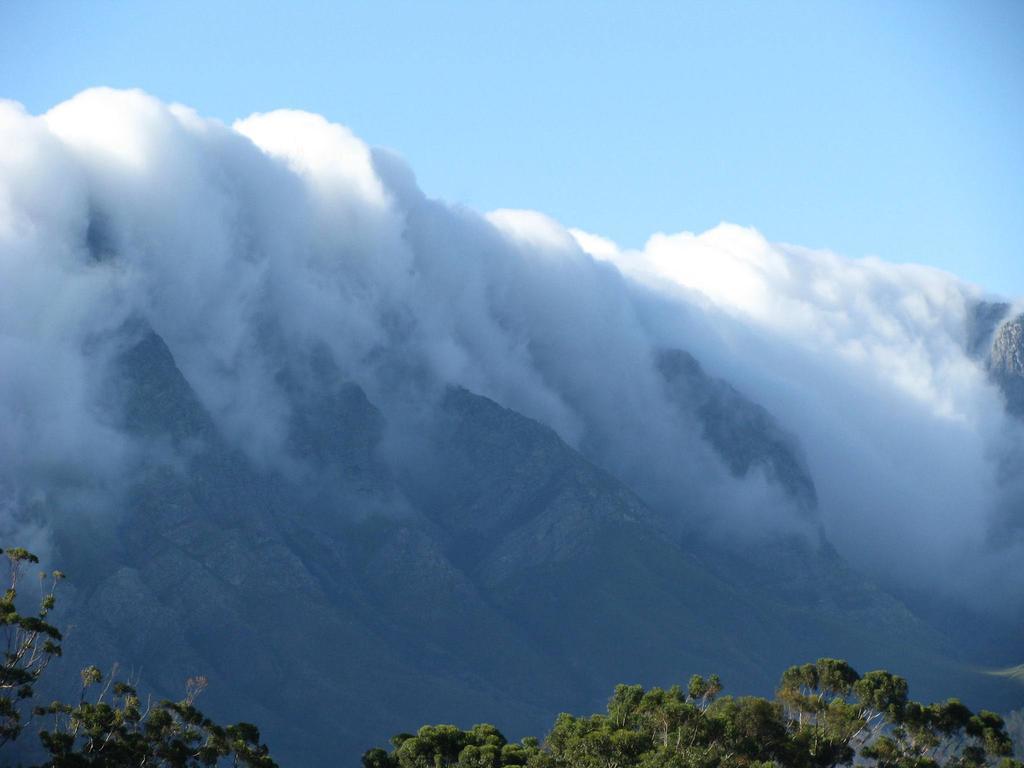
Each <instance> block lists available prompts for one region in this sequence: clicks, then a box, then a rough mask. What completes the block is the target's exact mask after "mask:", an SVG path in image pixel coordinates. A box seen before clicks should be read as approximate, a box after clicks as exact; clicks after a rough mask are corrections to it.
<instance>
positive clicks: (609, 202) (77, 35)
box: [0, 0, 1024, 295]
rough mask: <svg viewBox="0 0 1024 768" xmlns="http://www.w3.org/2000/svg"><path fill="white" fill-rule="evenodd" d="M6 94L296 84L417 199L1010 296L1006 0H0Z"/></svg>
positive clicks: (1019, 99) (1010, 7)
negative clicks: (723, 243) (915, 274)
mask: <svg viewBox="0 0 1024 768" xmlns="http://www.w3.org/2000/svg"><path fill="white" fill-rule="evenodd" d="M0 40H2V44H0V97H6V98H12V99H15V100H18V101H21V102H23V103H24V104H25V105H26V106H27V107H28V108H29V109H30V110H31V111H33V112H39V111H43V110H45V109H47V108H48V107H50V106H52V105H53V104H55V103H57V102H59V101H61V100H63V99H65V98H67V97H69V96H71V95H72V94H74V93H76V92H77V91H79V90H81V89H83V88H86V87H88V86H91V85H112V86H118V87H141V88H143V89H145V90H147V91H149V92H151V93H153V94H155V95H156V96H159V97H160V98H162V99H165V100H173V101H180V102H183V103H186V104H188V105H190V106H193V107H195V108H196V109H198V110H199V111H200V112H201V113H202V114H205V115H211V116H215V117H219V118H222V119H224V120H226V121H230V120H233V119H234V118H236V117H241V116H245V115H248V114H250V113H251V112H254V111H262V110H269V109H273V108H277V107H295V108H302V109H308V110H311V111H315V112H319V113H321V114H323V115H325V116H327V117H328V118H330V119H331V120H335V121H338V122H342V123H345V124H346V125H348V126H350V127H351V128H353V129H354V130H355V131H356V133H357V134H359V135H360V136H361V137H362V138H363V139H365V140H366V141H368V142H369V143H371V144H378V145H384V146H388V147H391V148H393V149H396V150H398V151H399V152H400V153H401V154H403V155H404V156H405V157H406V158H407V159H408V160H409V162H410V163H411V165H412V166H413V168H414V169H415V171H416V173H417V175H418V178H419V181H420V184H421V186H422V187H423V188H424V190H425V191H426V192H427V193H428V194H431V195H432V196H436V197H442V198H445V199H447V200H450V201H457V202H462V203H465V204H468V205H470V206H472V207H474V208H478V209H481V210H489V209H493V208H497V207H527V208H535V209H538V210H542V211H545V212H546V213H549V214H551V215H553V216H554V217H556V218H557V219H559V220H560V221H562V222H563V223H565V224H566V225H568V226H575V227H580V228H583V229H586V230H589V231H592V232H596V233H599V234H603V235H606V236H608V237H611V238H613V239H615V240H617V241H618V242H619V243H620V244H622V245H625V246H639V245H641V244H642V243H643V241H644V240H645V239H646V237H647V236H648V235H649V234H651V233H653V232H655V231H659V230H660V231H678V230H684V229H685V230H695V231H700V230H703V229H706V228H708V227H710V226H713V225H715V224H717V223H718V222H719V221H721V220H727V221H732V222H735V223H739V224H745V225H751V226H754V227H757V228H758V229H760V230H761V231H762V232H764V233H765V235H766V236H768V237H769V238H771V239H773V240H780V241H786V242H794V243H799V244H802V245H808V246H815V247H828V248H831V249H833V250H836V251H838V252H841V253H844V254H847V255H850V256H861V255H865V254H875V255H878V256H881V257H883V258H886V259H888V260H892V261H918V262H923V263H927V264H934V265H936V266H939V267H942V268H945V269H949V270H951V271H954V272H956V273H958V274H960V275H962V276H963V277H965V278H967V279H969V280H972V281H974V282H977V283H979V284H981V285H983V286H984V287H986V288H987V289H989V290H991V291H993V292H996V293H1001V294H1004V295H1024V2H1022V1H1020V0H1018V1H1016V2H962V3H948V2H939V1H938V0H933V1H930V2H911V1H905V2H886V3H874V2H867V1H862V2H844V3H833V2H818V3H811V2H797V3H789V2H782V3H768V2H763V3H760V2H759V3H754V2H714V3H712V2H706V3H684V2H667V3H653V2H652V3H636V2H622V3H611V2H608V3H597V2H593V3H586V2H531V1H529V0H520V2H509V3H503V2H486V3H469V2H464V3H455V2H448V3H430V2H375V3H369V2H366V3H342V2H312V1H310V2H291V3H287V4H286V3H277V4H272V3H258V2H247V3H241V2H237V3H236V2H214V1H213V0H204V1H203V2H191V1H189V0H180V1H178V2H173V3H157V2H139V3H127V2H123V3H113V2H101V1H97V2H89V3H85V2H70V1H68V2H48V1H42V2H41V1H40V0H32V1H31V2H29V1H27V0H25V1H22V0H4V1H3V2H0Z"/></svg>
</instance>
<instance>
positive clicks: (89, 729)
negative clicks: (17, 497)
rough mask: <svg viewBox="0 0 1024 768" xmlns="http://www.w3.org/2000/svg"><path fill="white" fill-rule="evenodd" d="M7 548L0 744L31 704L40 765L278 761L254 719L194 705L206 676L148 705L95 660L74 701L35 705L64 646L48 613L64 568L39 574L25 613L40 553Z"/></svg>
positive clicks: (205, 767)
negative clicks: (177, 696) (40, 684)
mask: <svg viewBox="0 0 1024 768" xmlns="http://www.w3.org/2000/svg"><path fill="white" fill-rule="evenodd" d="M3 554H4V555H6V557H7V559H8V561H9V563H10V579H9V587H8V588H7V590H6V591H5V592H4V595H3V598H2V600H0V626H2V627H3V632H4V635H5V640H6V646H5V651H4V657H3V664H2V665H0V748H2V747H3V746H5V745H6V744H7V743H8V742H10V741H12V740H14V739H15V738H17V737H18V736H19V735H21V734H22V732H23V730H24V729H25V727H26V724H25V719H24V714H25V711H26V709H28V708H29V707H30V706H31V713H32V715H34V716H35V717H38V718H40V719H41V722H42V726H41V730H40V733H39V739H40V746H41V748H42V751H43V753H44V754H45V755H46V760H45V762H44V763H43V764H42V765H40V766H39V768H87V767H90V768H92V767H95V768H128V767H129V766H162V767H164V768H211V767H213V766H219V765H226V764H231V765H234V766H246V767H247V768H276V765H277V764H276V763H275V762H274V761H273V759H272V758H271V757H270V751H269V749H268V748H267V746H266V745H265V744H261V743H260V733H259V730H258V729H257V728H256V726H254V725H251V724H249V723H236V724H234V725H228V726H221V725H218V724H217V723H215V722H213V721H212V720H211V719H210V718H208V717H206V716H205V715H204V714H203V713H202V712H200V711H199V710H198V709H197V708H196V706H195V699H196V697H197V696H198V695H199V693H201V692H202V690H203V689H204V688H205V687H206V680H205V678H201V677H196V678H192V679H190V680H188V681H187V683H186V692H185V698H184V699H182V700H181V701H166V700H165V701H159V702H155V703H153V702H147V703H146V704H145V705H143V703H142V701H141V700H140V697H139V694H138V692H137V691H136V689H135V687H134V686H133V685H130V684H129V683H127V682H125V681H122V680H117V679H116V678H114V677H113V676H111V677H110V678H108V679H104V675H103V674H102V673H101V672H100V670H99V669H98V668H97V667H94V666H90V667H86V668H85V669H84V670H82V675H81V679H82V688H81V694H80V696H79V701H78V703H77V704H73V705H72V704H65V703H62V702H59V701H55V702H52V703H50V704H46V705H39V704H35V703H34V702H33V697H34V694H35V684H36V682H37V681H38V680H39V678H40V676H41V675H42V674H43V672H44V670H45V669H46V666H47V664H48V663H49V661H50V660H51V659H52V658H54V657H55V656H59V655H60V653H61V634H60V631H59V630H57V628H56V627H54V626H53V625H51V624H50V623H48V622H47V618H48V616H49V613H50V611H51V610H52V609H53V607H54V604H55V596H54V590H55V588H56V585H57V583H58V582H59V581H60V580H61V579H62V578H63V574H61V573H60V572H59V571H54V572H53V573H52V574H49V575H46V574H43V575H42V583H43V584H44V586H45V588H44V589H43V595H42V598H41V602H40V607H39V610H38V611H37V612H36V613H35V614H34V615H23V614H22V613H20V612H19V610H18V606H17V604H18V582H19V579H20V577H21V576H22V571H23V570H24V566H25V565H27V564H36V563H38V562H39V560H38V558H37V557H36V556H35V555H33V554H32V553H30V552H27V551H26V550H24V549H18V548H13V549H8V550H6V551H5V552H3ZM97 690H98V692H97Z"/></svg>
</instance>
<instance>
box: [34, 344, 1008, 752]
mask: <svg viewBox="0 0 1024 768" xmlns="http://www.w3.org/2000/svg"><path fill="white" fill-rule="evenodd" d="M658 364H659V366H660V367H661V370H662V371H663V373H664V375H665V380H666V383H667V385H668V386H670V387H672V388H673V392H674V397H676V398H677V400H678V402H679V403H680V406H681V407H686V408H689V409H691V410H695V411H696V412H697V413H699V414H701V416H702V418H703V419H704V423H705V429H706V436H707V439H708V440H709V441H710V442H711V443H712V444H713V445H714V446H715V448H716V449H717V450H719V451H721V452H722V453H723V455H724V456H726V457H728V458H729V460H730V463H731V466H733V468H734V470H735V471H737V472H742V471H746V470H747V469H749V468H750V467H751V466H753V465H758V464H759V465H762V466H763V468H764V469H765V470H766V472H767V473H768V474H769V475H770V476H771V477H773V478H775V479H776V480H777V481H778V482H779V483H780V484H781V485H782V486H783V487H785V488H786V489H787V491H788V492H790V493H791V494H793V496H794V497H795V498H797V499H799V500H800V501H801V503H802V504H805V505H806V506H807V508H808V509H810V508H811V507H812V506H813V500H814V495H813V494H814V487H813V483H812V481H811V480H810V478H809V476H808V475H807V474H806V472H805V471H804V470H803V469H802V465H801V464H800V462H799V459H798V451H797V447H796V446H795V445H794V443H793V442H792V440H791V438H788V437H787V436H786V435H785V433H784V432H783V431H782V430H781V428H780V427H778V426H777V425H775V423H774V421H773V420H772V419H771V417H770V415H769V414H768V413H767V412H766V411H764V410H763V409H761V408H760V407H759V406H756V405H755V404H752V403H749V402H748V401H746V400H745V399H743V398H742V396H740V395H739V394H738V393H737V392H736V391H735V390H733V389H732V388H731V387H729V386H728V385H727V384H726V383H724V382H720V381H717V380H713V379H710V378H709V377H707V376H706V375H705V374H703V372H702V370H701V368H700V366H699V364H698V363H697V362H696V361H695V360H694V359H693V358H691V357H689V356H687V355H686V354H685V353H681V352H676V353H670V354H667V355H666V356H663V357H662V358H661V359H660V360H659V362H658ZM319 369H320V370H321V372H322V376H321V377H320V379H319V380H317V377H315V376H314V377H312V379H311V378H309V377H306V378H299V377H296V376H292V375H291V374H288V373H282V375H281V380H282V386H283V387H285V388H286V389H287V390H288V391H289V392H290V394H291V398H292V403H293V412H292V418H291V422H290V426H289V430H290V431H289V439H288V441H287V444H288V446H289V450H290V452H291V454H292V456H293V457H294V458H295V460H296V465H295V468H294V470H293V471H290V472H289V471H282V470H281V469H280V468H277V469H274V468H269V467H266V466H261V465H260V464H259V463H257V462H255V461H254V460H253V459H251V458H249V457H247V456H246V454H244V453H243V452H242V451H240V450H238V449H237V448H234V447H232V446H231V445H230V444H229V442H228V440H227V439H225V437H224V436H223V435H222V434H221V433H220V431H219V430H218V428H217V426H216V425H215V423H214V421H213V419H212V418H211V417H210V415H209V414H208V413H207V412H206V411H205V409H204V408H203V406H202V405H201V403H200V400H199V398H198V397H197V396H196V394H195V392H194V391H193V389H192V387H191V386H190V384H189V382H188V381H187V380H186V379H185V377H184V376H183V375H182V373H181V371H180V370H179V368H178V366H177V364H176V362H175V360H174V358H173V356H172V354H171V352H170V350H169V349H168V348H167V346H166V345H165V344H164V342H163V341H162V339H161V338H160V337H159V336H158V335H156V334H155V333H153V332H152V331H151V330H149V329H148V328H146V327H143V326H138V327H131V328H128V329H126V331H125V342H124V350H123V352H122V353H121V354H120V356H119V357H118V359H117V360H116V362H115V365H114V366H113V368H112V371H111V376H110V397H109V401H110V403H111V406H110V407H111V410H112V413H114V414H116V418H117V420H118V423H119V425H120V428H121V429H123V430H124V431H126V432H128V433H129V434H130V435H132V437H133V439H134V440H135V441H137V443H138V445H139V446H140V447H141V450H140V454H139V455H140V456H141V457H142V458H141V459H140V460H139V462H138V464H137V466H136V467H135V468H134V470H133V473H132V480H131V483H130V487H129V489H128V490H127V491H126V493H125V496H124V498H123V499H122V502H121V505H120V513H119V516H118V517H117V518H116V522H109V521H108V522H104V523H102V524H99V523H98V524H97V526H96V529H95V530H91V531H90V530H84V529H83V528H82V527H81V526H80V525H76V526H75V527H74V528H68V529H59V530H56V531H55V535H56V537H57V542H58V551H57V553H56V554H55V556H56V557H58V558H59V559H60V561H61V564H62V565H64V566H65V569H66V570H68V571H69V572H70V573H71V575H72V582H71V584H72V591H71V592H69V593H68V595H67V602H68V605H69V607H68V608H67V610H68V611H69V612H68V613H67V614H65V616H66V618H67V620H68V622H69V623H70V624H72V625H73V626H74V629H73V631H72V632H71V634H70V637H69V642H68V643H67V652H68V658H67V659H65V661H64V663H62V664H61V665H60V666H59V667H57V668H55V669H54V671H53V673H52V675H51V680H55V681H56V680H61V679H63V680H72V681H73V679H74V669H75V668H76V666H81V665H84V664H85V663H99V664H101V665H103V666H105V667H109V666H110V665H112V664H114V663H119V664H121V665H122V666H123V668H124V669H126V670H129V671H131V672H132V673H133V674H134V675H135V676H137V677H139V678H141V682H142V684H143V686H144V687H146V688H148V689H150V690H152V691H153V692H154V693H155V694H156V695H160V696H172V697H176V696H178V695H180V692H181V690H182V686H183V683H184V680H185V678H186V677H188V676H190V675H194V674H204V675H206V676H207V677H208V678H209V679H210V683H211V684H210V688H209V691H208V692H207V693H206V694H204V698H205V700H206V707H205V708H206V709H208V710H209V711H210V712H211V713H212V714H214V715H219V714H222V713H223V714H224V715H230V717H232V718H236V719H246V720H251V721H254V722H257V723H260V724H261V726H262V727H263V729H264V732H265V736H266V738H267V740H268V742H269V743H270V744H271V746H272V747H273V749H274V753H275V755H279V756H280V757H281V759H282V762H283V764H284V765H304V766H316V765H333V764H337V763H338V762H339V761H340V762H349V761H352V760H355V759H356V756H357V755H358V754H359V753H360V751H361V750H362V749H363V748H365V747H366V746H367V745H369V744H373V743H377V742H379V741H381V740H383V739H384V738H386V737H387V736H388V735H390V734H391V733H393V732H396V731H398V730H401V729H402V728H403V727H406V726H407V724H408V723H418V722H425V721H427V720H444V721H452V722H457V723H462V724H463V725H468V724H469V723H468V720H467V718H470V717H473V718H480V717H483V718H485V719H487V720H492V721H500V722H502V723H504V724H506V725H507V727H508V728H509V730H510V732H511V733H512V735H515V733H516V732H517V731H518V732H530V731H535V730H537V729H538V728H540V727H542V725H543V723H545V722H547V721H549V720H550V718H551V716H552V715H553V714H554V712H555V710H556V708H564V707H566V706H570V707H571V708H573V709H576V710H579V711H589V709H594V708H598V707H600V705H601V703H602V699H603V697H604V696H605V695H606V693H607V691H608V690H610V687H611V686H613V685H614V684H615V683H617V682H621V681H630V682H633V681H635V682H642V683H645V684H671V683H674V682H680V681H684V680H685V679H686V677H687V676H688V675H690V674H691V673H694V672H702V673H709V672H719V673H721V674H723V676H724V677H725V681H726V683H727V685H728V686H729V688H730V689H732V690H739V691H758V692H764V693H768V692H770V691H771V688H772V686H773V684H774V682H775V681H774V679H773V675H774V674H775V671H776V670H778V669H780V668H783V667H785V666H786V665H787V664H790V663H794V662H798V661H802V660H806V659H808V658H815V657H817V656H820V655H834V656H842V657H847V658H849V659H850V660H851V661H852V662H853V663H854V664H855V665H857V666H859V667H861V668H873V667H876V666H887V667H893V668H896V669H899V670H900V671H901V672H903V673H905V674H907V675H909V676H911V678H912V679H913V680H914V681H915V684H916V685H917V686H918V687H917V694H918V695H920V696H923V697H927V696H940V695H944V694H946V693H948V692H951V691H959V692H963V691H967V692H969V693H971V694H972V695H974V696H978V697H984V698H985V700H986V701H988V702H993V705H996V704H998V703H999V702H1000V701H1004V700H1007V696H1010V697H1011V698H1012V695H1013V694H1014V693H1015V690H1014V689H1008V688H1007V686H1006V684H1005V683H1004V682H1003V681H995V680H990V679H985V678H980V677H979V676H977V675H975V674H973V673H972V672H970V670H969V669H967V668H966V667H965V666H964V665H963V664H962V661H961V660H959V659H957V658H956V657H955V653H954V652H953V651H952V650H951V649H950V648H949V647H947V644H946V643H945V642H944V641H943V639H942V637H941V636H939V635H938V634H937V633H936V632H934V631H933V630H931V629H929V628H928V627H927V626H925V625H924V624H923V623H922V622H920V621H919V620H917V619H916V618H915V617H914V616H913V615H912V614H911V613H910V612H909V611H908V610H907V609H906V608H905V607H904V606H903V605H901V604H900V603H899V602H898V601H896V600H895V599H893V598H892V597H890V596H888V595H886V594H885V593H883V592H882V591H880V590H879V589H878V588H877V587H875V586H873V585H872V584H870V583H869V582H868V581H867V580H866V579H864V578H863V577H862V576H860V575H858V574H857V573H856V571H855V570H854V569H852V568H851V567H850V566H849V565H848V564H846V563H844V562H843V561H842V560H841V558H840V557H839V556H838V555H837V554H836V553H835V551H834V550H833V549H832V548H831V547H830V546H829V545H828V543H827V542H825V541H823V540H820V539H815V538H814V537H811V538H801V537H795V538H794V537H789V538H786V537H780V538H778V539H775V540H768V541H764V542H761V543H760V544H759V545H757V546H749V547H729V546H726V545H725V544H723V543H722V542H721V541H713V540H704V539H700V538H692V537H690V538H680V536H679V535H678V533H676V532H673V530H672V528H671V526H669V525H667V524H666V521H665V520H664V519H662V518H661V516H660V515H659V514H658V513H656V512H654V511H653V510H652V509H651V508H650V507H648V506H647V505H646V504H645V503H644V501H643V500H642V499H640V498H639V497H637V496H636V495H635V494H634V493H633V492H632V491H631V490H630V489H629V488H627V487H625V486H624V485H623V484H622V483H621V482H619V481H618V480H617V479H616V478H615V477H613V476H612V475H610V474H609V473H608V472H607V471H605V470H603V469H601V468H599V467H597V466H595V465H594V464H592V463H591V462H589V461H588V460H587V459H586V458H584V457H583V456H581V455H580V454H579V453H578V452H576V451H575V450H573V449H572V448H571V447H569V446H568V445H567V444H565V443H564V442H563V441H562V440H561V439H560V438H559V437H558V436H557V435H556V434H555V433H554V432H553V431H552V430H550V429H549V428H547V427H545V426H543V425H541V424H539V423H537V422H535V421H533V420H531V419H528V418H526V417H524V416H521V415H519V414H517V413H515V412H513V411H510V410H508V409H506V408H503V407H501V406H499V405H498V404H496V403H494V402H493V401H491V400H488V399H486V398H484V397H480V396H478V395H475V394H473V393H472V392H469V391H468V390H465V389H461V388H448V389H447V390H444V391H443V392H442V393H441V394H440V396H439V400H438V402H437V403H436V408H434V409H433V410H432V412H431V413H432V416H431V419H430V420H429V422H427V423H426V425H425V426H424V427H423V429H422V431H421V432H420V433H419V434H417V435H409V437H410V439H413V438H415V441H416V442H417V444H419V445H421V446H423V449H422V451H421V452H420V453H419V454H418V456H419V460H417V461H416V462H395V461H386V460H385V459H384V458H383V454H382V452H381V441H382V434H383V430H384V425H385V419H384V416H383V415H382V414H381V413H380V412H379V411H378V409H377V408H376V407H375V406H374V405H373V404H372V403H371V402H370V401H369V400H368V399H367V397H366V395H365V394H364V392H363V391H362V390H361V389H360V388H359V387H357V386H356V385H354V384H352V383H347V382H344V381H343V380H342V378H341V377H340V375H339V374H338V372H336V371H333V370H332V369H331V368H330V366H329V365H326V366H320V367H319ZM310 381H312V382H313V384H310V383H309V382H310ZM58 687H59V686H58ZM588 708H589V709H588ZM298 713H301V716H299V715H298Z"/></svg>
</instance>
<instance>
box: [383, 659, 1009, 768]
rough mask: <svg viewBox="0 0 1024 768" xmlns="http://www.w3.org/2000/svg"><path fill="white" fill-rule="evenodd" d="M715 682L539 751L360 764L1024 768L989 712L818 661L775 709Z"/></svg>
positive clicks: (463, 739) (698, 679)
mask: <svg viewBox="0 0 1024 768" xmlns="http://www.w3.org/2000/svg"><path fill="white" fill-rule="evenodd" d="M721 691H722V683H721V681H720V680H719V678H718V676H717V675H711V676H710V677H707V678H705V677H702V676H700V675H694V676H693V677H692V678H691V679H690V681H689V683H688V685H687V686H686V688H685V689H684V688H683V687H681V686H678V685H677V686H673V687H671V688H669V689H667V690H666V689H663V688H649V689H644V688H643V687H642V686H639V685H618V686H616V688H615V691H614V692H613V693H612V696H611V698H610V699H609V700H608V706H607V709H606V712H605V713H603V714H596V715H591V716H589V717H577V716H575V715H570V714H567V713H563V714H561V715H559V716H558V717H557V718H556V720H555V722H554V725H553V726H552V728H551V731H550V732H549V733H548V735H547V738H546V739H544V741H543V742H541V741H539V740H538V739H536V738H527V739H523V740H522V742H520V743H518V744H511V743H509V742H508V741H507V740H506V739H505V737H504V736H503V735H502V734H501V732H500V731H498V730H497V729H496V728H495V727H494V726H493V725H476V726H474V727H473V728H472V729H470V730H468V731H463V730H461V729H459V728H457V727H456V726H454V725H428V726H424V727H423V728H420V729H419V731H417V733H416V734H410V733H403V734H399V735H398V736H395V737H394V738H392V740H391V746H392V749H391V750H390V751H389V750H385V749H382V748H380V747H377V748H374V749H371V750H369V751H368V752H366V753H365V754H364V755H363V766H364V768H504V767H505V766H524V767H526V768H633V767H635V768H768V767H769V766H775V767H779V768H781V767H785V768H827V767H829V766H843V765H854V764H857V765H865V766H875V767H876V768H936V767H938V766H949V767H950V768H954V767H955V768H980V767H981V766H999V767H1000V768H1024V764H1022V763H1021V762H1019V761H1017V760H1014V759H1012V758H1011V757H1010V754H1011V753H1012V748H1013V744H1012V742H1011V740H1010V738H1009V736H1008V735H1007V733H1006V728H1005V724H1004V722H1003V720H1002V718H1001V717H1000V716H999V715H996V714H995V713H993V712H987V711H984V710H983V711H981V712H979V713H977V714H975V713H973V712H971V710H970V709H968V708H967V707H966V706H964V705H963V704H962V703H961V702H959V701H958V700H956V699H949V700H948V701H945V702H939V703H936V704H930V705H924V704H920V703H918V702H915V701H911V700H910V699H909V698H908V687H907V682H906V680H904V679H903V678H902V677H899V676H897V675H893V674H891V673H889V672H887V671H884V670H875V671H873V672H868V673H867V674H865V675H863V676H862V675H860V674H858V673H857V672H856V670H854V669H853V667H851V666H850V665H849V664H848V663H847V662H845V661H842V660H840V659H829V658H823V659H818V660H817V661H816V662H814V663H808V664H802V665H799V666H794V667H790V668H789V669H787V670H786V671H785V672H783V674H782V678H781V680H780V682H779V686H778V690H777V692H776V695H775V697H774V698H773V699H766V698H761V697H757V696H737V697H733V696H720V693H721Z"/></svg>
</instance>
